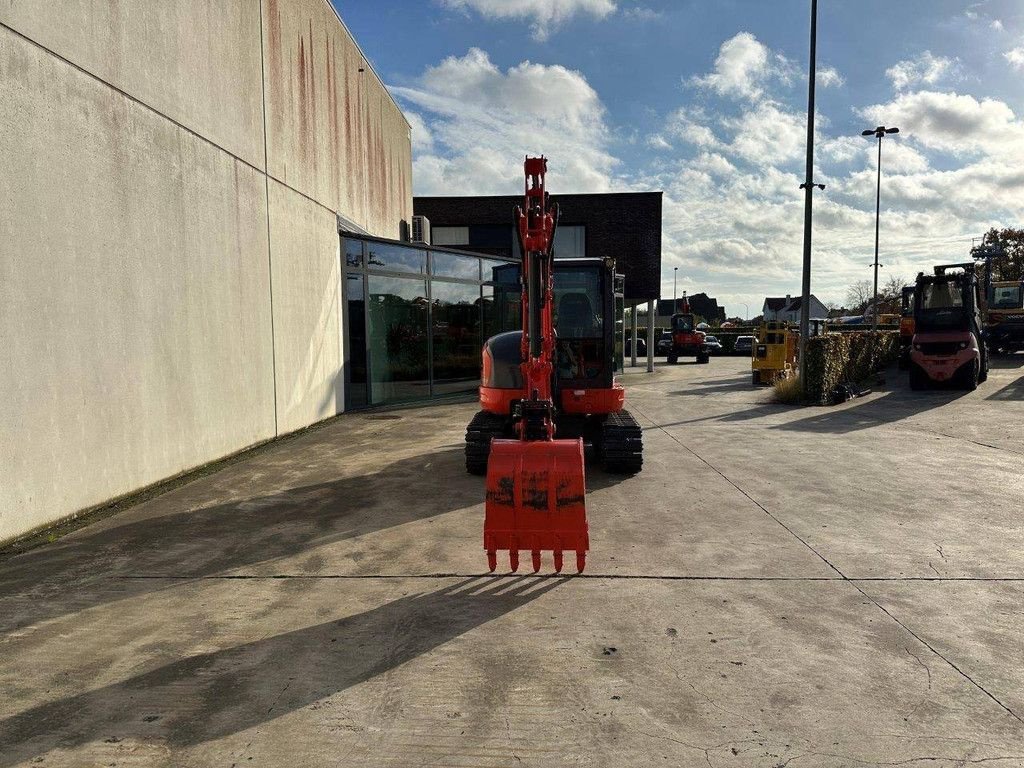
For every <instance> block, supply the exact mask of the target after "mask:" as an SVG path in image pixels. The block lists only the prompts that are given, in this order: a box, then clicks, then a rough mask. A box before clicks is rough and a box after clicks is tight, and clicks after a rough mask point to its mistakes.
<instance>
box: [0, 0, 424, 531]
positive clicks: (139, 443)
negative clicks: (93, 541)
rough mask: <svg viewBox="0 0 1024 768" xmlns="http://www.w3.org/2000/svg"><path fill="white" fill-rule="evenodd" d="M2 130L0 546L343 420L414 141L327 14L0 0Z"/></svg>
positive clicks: (297, 7) (324, 8)
mask: <svg viewBox="0 0 1024 768" xmlns="http://www.w3.org/2000/svg"><path fill="white" fill-rule="evenodd" d="M274 29H277V30H279V34H280V35H281V36H282V40H285V39H286V38H287V39H288V41H289V42H288V45H289V46H292V45H294V46H297V48H298V52H299V58H300V59H301V58H302V56H304V55H305V56H307V62H308V63H307V69H306V70H305V74H304V75H303V74H302V73H301V72H299V71H298V70H294V69H290V70H287V71H286V70H285V69H283V68H282V69H281V76H280V78H278V79H275V78H274V77H272V76H271V75H270V73H269V70H270V69H271V64H272V59H274V57H275V56H277V54H276V53H274V45H273V44H271V42H270V41H269V40H267V34H268V32H270V31H273V30H274ZM285 29H287V30H289V31H288V32H287V34H286V33H285V31H284V30H285ZM293 32H294V33H295V36H294V37H293V36H292V33H293ZM300 33H301V34H300ZM303 34H304V36H305V39H306V41H307V42H303V41H302V39H300V38H302V35H303ZM307 45H309V46H310V48H309V50H310V53H309V54H307V53H305V51H306V50H307V48H306V46H307ZM286 49H287V46H285V45H284V44H282V45H281V46H280V47H279V50H280V51H285V50H286ZM289 55H290V54H289ZM282 61H283V60H282ZM328 61H330V62H331V66H330V68H328ZM360 67H363V68H364V70H365V71H364V72H363V73H359V72H358V69H359V68H360ZM286 74H287V78H286V77H285V75H286ZM303 77H308V80H307V81H306V86H308V88H307V87H306V86H303V85H302V81H303ZM303 89H305V90H303ZM353 94H355V95H354V96H353ZM285 95H287V98H285ZM265 102H266V104H267V105H268V112H267V120H266V130H265V128H264V125H265V120H264V103H265ZM271 105H273V106H274V108H277V109H279V110H281V112H280V114H279V115H278V117H274V116H273V115H271V113H270V111H269V108H270V106H271ZM301 105H305V109H306V112H305V114H306V116H307V117H309V116H310V115H314V114H315V115H316V117H315V118H313V119H312V120H311V121H309V122H303V121H304V120H306V118H304V117H302V115H303V114H304V113H303V109H300V106H301ZM275 121H276V122H275ZM346 121H347V122H346ZM349 125H350V126H351V129H350V128H348V127H347V126H349ZM0 135H2V136H3V137H4V139H3V141H0V178H2V179H3V186H2V189H0V202H2V204H0V233H2V235H3V236H2V238H0V337H2V338H0V435H2V439H0V542H3V541H5V540H9V539H11V538H14V537H16V536H18V535H21V534H23V533H26V532H28V531H30V530H32V529H34V528H37V527H39V526H42V525H45V524H48V523H51V522H54V521H56V520H59V519H61V518H64V517H67V516H69V515H71V514H74V513H76V512H78V511H81V510H83V509H87V508H90V507H92V506H95V505H99V504H102V503H105V502H107V501H109V500H111V499H113V498H116V497H118V496H120V495H123V494H127V493H131V492H133V491H135V490H138V489H140V488H142V487H145V486H146V485H149V484H152V483H155V482H159V481H160V480H163V479H166V478H168V477H171V476H173V475H175V474H178V473H180V472H183V471H187V470H188V469H191V468H195V467H197V466H201V465H202V464H204V463H207V462H209V461H212V460H216V459H217V458H220V457H223V456H225V455H228V454H231V453H233V452H235V451H238V450H241V449H243V448H245V447H248V446H250V445H253V444H256V443H258V442H261V441H263V440H267V439H270V438H272V437H274V436H275V435H278V434H283V433H286V432H289V431H292V430H295V429H299V428H301V427H304V426H307V425H308V424H311V423H314V422H316V421H318V420H320V419H323V418H325V417H328V416H331V415H333V414H335V413H337V412H339V411H340V410H341V408H342V404H343V402H344V399H343V392H342V389H341V382H342V381H343V380H344V376H343V372H342V371H341V359H342V357H341V354H340V340H341V332H342V328H341V316H342V315H341V312H340V295H339V293H340V289H339V280H340V260H339V253H338V246H339V241H338V236H337V218H336V213H341V214H342V215H343V216H345V217H346V218H348V219H350V220H352V221H354V222H356V223H357V224H359V225H360V226H361V227H363V228H364V229H366V230H367V231H369V232H371V233H372V234H376V235H380V236H385V237H395V236H397V234H398V232H399V231H400V225H401V222H402V221H403V220H405V221H408V220H409V219H410V217H411V212H412V197H411V184H410V183H409V179H410V176H411V147H410V137H409V127H408V124H407V123H406V122H405V119H404V117H403V116H402V114H401V112H400V111H399V109H398V107H397V106H396V105H395V104H394V102H393V101H392V100H391V98H390V97H389V96H388V94H387V92H386V90H385V89H384V87H383V85H382V84H381V83H380V81H379V80H378V79H377V77H376V75H375V74H374V73H373V70H372V69H371V68H370V67H369V66H368V65H366V64H365V62H363V59H362V55H361V53H360V52H359V49H358V46H357V45H356V44H355V42H354V41H353V40H352V38H351V36H350V35H349V34H348V31H347V30H346V29H345V27H344V26H343V25H342V24H341V23H340V22H339V20H338V19H337V17H336V16H335V15H334V12H333V10H332V9H331V8H330V7H329V5H328V4H327V2H326V0H294V1H293V2H284V0H278V1H275V0H262V3H261V0H166V2H161V3H124V2H118V0H55V1H54V2H51V3H22V2H2V1H0ZM267 156H269V157H270V163H269V166H270V173H269V176H268V175H267V174H266V173H265V169H266V163H265V158H266V157H267Z"/></svg>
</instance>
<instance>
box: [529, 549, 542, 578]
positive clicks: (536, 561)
mask: <svg viewBox="0 0 1024 768" xmlns="http://www.w3.org/2000/svg"><path fill="white" fill-rule="evenodd" d="M530 556H531V558H532V559H533V572H534V573H536V572H537V571H539V570H540V550H539V549H535V550H533V552H531V553H530Z"/></svg>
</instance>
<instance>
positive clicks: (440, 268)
mask: <svg viewBox="0 0 1024 768" xmlns="http://www.w3.org/2000/svg"><path fill="white" fill-rule="evenodd" d="M432 256H433V259H434V264H433V267H432V269H433V274H435V275H437V276H439V277H459V278H462V279H463V280H479V279H480V259H478V258H476V257H474V256H459V255H457V254H454V253H442V252H441V251H434V252H433V254H432Z"/></svg>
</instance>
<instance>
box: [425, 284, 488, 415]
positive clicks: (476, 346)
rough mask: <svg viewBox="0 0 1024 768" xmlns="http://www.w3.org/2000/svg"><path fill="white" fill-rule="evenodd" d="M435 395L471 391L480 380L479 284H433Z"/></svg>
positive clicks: (432, 320) (432, 317) (432, 319)
mask: <svg viewBox="0 0 1024 768" xmlns="http://www.w3.org/2000/svg"><path fill="white" fill-rule="evenodd" d="M430 288H431V291H432V299H433V304H432V307H431V310H432V315H431V323H432V325H433V334H434V394H435V395H443V394H449V393H452V392H465V391H472V390H473V389H475V388H476V386H477V385H478V384H479V383H480V346H481V338H480V286H479V285H465V284H463V283H445V282H442V281H440V280H434V281H433V283H431V286H430Z"/></svg>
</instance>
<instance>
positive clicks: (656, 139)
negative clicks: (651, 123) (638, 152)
mask: <svg viewBox="0 0 1024 768" xmlns="http://www.w3.org/2000/svg"><path fill="white" fill-rule="evenodd" d="M647 146H649V147H650V148H651V149H672V145H671V144H669V143H668V141H667V140H666V139H665V137H664V136H662V135H661V134H660V133H655V134H653V135H651V136H648V137H647Z"/></svg>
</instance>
